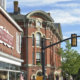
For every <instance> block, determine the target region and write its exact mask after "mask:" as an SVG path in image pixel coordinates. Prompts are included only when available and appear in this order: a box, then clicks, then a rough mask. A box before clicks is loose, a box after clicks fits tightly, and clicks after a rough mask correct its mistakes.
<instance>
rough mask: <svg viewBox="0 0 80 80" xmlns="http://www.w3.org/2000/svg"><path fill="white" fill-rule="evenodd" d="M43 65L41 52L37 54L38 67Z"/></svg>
mask: <svg viewBox="0 0 80 80" xmlns="http://www.w3.org/2000/svg"><path fill="white" fill-rule="evenodd" d="M40 64H41V54H40V52H37V53H36V65H40Z"/></svg>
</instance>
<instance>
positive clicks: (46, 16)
mask: <svg viewBox="0 0 80 80" xmlns="http://www.w3.org/2000/svg"><path fill="white" fill-rule="evenodd" d="M34 14H35V15H38V16H41V17H43V18H44V17H45V18H46V21H51V22H54V20H53V19H52V17H51V16H50V15H48V13H46V12H44V11H42V10H36V11H32V12H30V13H28V14H27V15H26V18H30V17H31V16H32V15H34Z"/></svg>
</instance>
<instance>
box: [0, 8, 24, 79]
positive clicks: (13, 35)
mask: <svg viewBox="0 0 80 80" xmlns="http://www.w3.org/2000/svg"><path fill="white" fill-rule="evenodd" d="M22 32H23V30H22V29H21V28H20V26H19V25H18V24H17V23H16V22H15V21H14V20H13V19H12V18H11V17H10V16H9V15H8V14H7V12H6V11H5V10H4V9H2V8H1V7H0V80H20V74H21V73H22V70H20V67H21V64H22V62H23V60H22V59H21V33H22Z"/></svg>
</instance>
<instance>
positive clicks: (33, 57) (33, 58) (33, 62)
mask: <svg viewBox="0 0 80 80" xmlns="http://www.w3.org/2000/svg"><path fill="white" fill-rule="evenodd" d="M32 64H33V65H34V64H35V54H34V52H33V53H32Z"/></svg>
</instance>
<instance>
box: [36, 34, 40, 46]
mask: <svg viewBox="0 0 80 80" xmlns="http://www.w3.org/2000/svg"><path fill="white" fill-rule="evenodd" d="M36 46H41V34H40V33H37V34H36Z"/></svg>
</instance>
